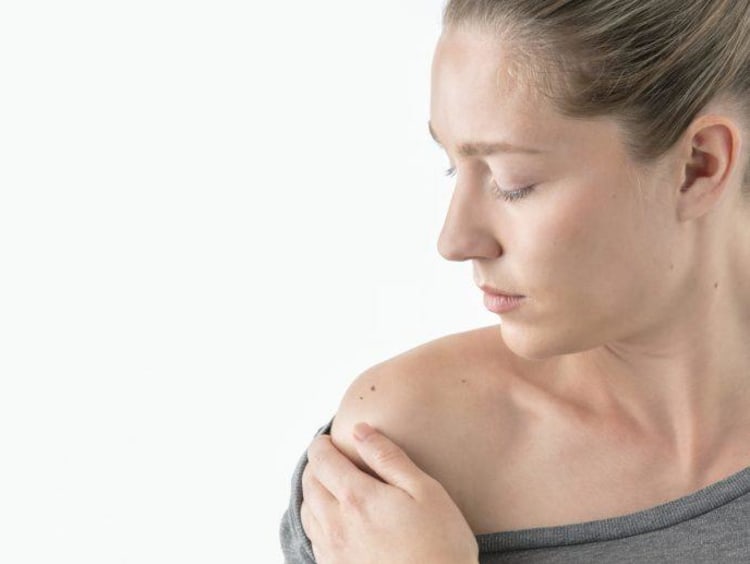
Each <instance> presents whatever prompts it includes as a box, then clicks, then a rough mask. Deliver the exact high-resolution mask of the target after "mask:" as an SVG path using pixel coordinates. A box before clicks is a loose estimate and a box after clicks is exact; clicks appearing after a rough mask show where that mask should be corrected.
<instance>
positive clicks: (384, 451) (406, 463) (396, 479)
mask: <svg viewBox="0 0 750 564" xmlns="http://www.w3.org/2000/svg"><path fill="white" fill-rule="evenodd" d="M354 438H355V439H356V441H355V443H356V445H357V451H358V452H359V455H360V456H361V457H362V460H364V461H365V462H366V463H367V465H368V466H369V467H370V468H372V469H373V470H374V471H375V472H377V474H378V475H379V476H380V477H381V478H382V479H383V480H385V481H386V482H387V483H389V484H392V485H394V486H396V487H398V488H400V489H402V490H404V491H405V492H406V493H408V494H409V495H411V496H412V497H414V494H415V492H416V490H417V487H416V485H417V481H418V480H419V479H420V478H422V477H423V474H424V472H422V470H421V469H420V468H419V467H418V466H417V465H416V464H414V462H413V461H412V460H411V458H409V457H408V456H407V454H406V453H405V452H404V451H403V450H402V449H401V447H399V446H398V445H397V444H396V443H394V442H393V441H391V440H390V439H389V438H388V437H386V436H385V435H384V434H383V433H381V432H380V431H378V430H377V429H375V428H373V427H370V425H368V424H367V423H357V424H356V425H355V426H354Z"/></svg>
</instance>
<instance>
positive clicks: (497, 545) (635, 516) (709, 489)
mask: <svg viewBox="0 0 750 564" xmlns="http://www.w3.org/2000/svg"><path fill="white" fill-rule="evenodd" d="M748 492H750V466H748V467H746V468H744V469H742V470H740V471H739V472H735V473H734V474H732V475H730V476H727V477H726V478H723V479H721V480H719V481H718V482H714V483H712V484H709V485H707V486H704V487H703V488H701V489H699V490H696V491H694V492H693V493H690V494H688V495H685V496H682V497H679V498H676V499H673V500H670V501H667V502H664V503H661V504H659V505H656V506H654V507H650V508H646V509H642V510H640V511H636V512H634V513H628V514H626V515H620V516H617V517H609V518H604V519H596V520H593V521H585V522H581V523H571V524H567V525H556V526H552V527H535V528H530V529H517V530H512V531H500V532H496V533H483V534H479V535H475V536H476V539H477V544H478V545H479V552H480V553H487V552H500V551H508V550H522V549H528V548H545V547H552V546H565V545H572V544H583V543H589V542H602V541H609V540H615V539H621V538H624V537H630V536H634V535H640V534H643V533H648V532H651V531H656V530H659V529H663V528H666V527H671V526H673V525H676V524H678V523H681V522H683V521H688V520H690V519H693V518H695V517H698V516H700V515H703V514H704V513H708V512H710V511H713V510H715V509H717V508H719V507H721V506H722V505H725V504H727V503H730V502H731V501H733V500H735V499H737V498H738V497H741V496H743V495H745V494H747V493H748Z"/></svg>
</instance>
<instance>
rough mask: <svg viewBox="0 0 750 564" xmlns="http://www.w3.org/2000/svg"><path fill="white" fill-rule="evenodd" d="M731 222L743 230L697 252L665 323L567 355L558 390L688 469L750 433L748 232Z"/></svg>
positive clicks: (739, 223)
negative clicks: (660, 446)
mask: <svg viewBox="0 0 750 564" xmlns="http://www.w3.org/2000/svg"><path fill="white" fill-rule="evenodd" d="M722 221H727V222H728V223H725V224H724V225H732V226H736V228H735V227H732V228H731V230H732V231H733V232H732V233H728V232H727V230H726V229H725V230H724V231H723V233H722V236H721V241H716V240H713V241H708V240H706V241H702V242H700V244H699V243H696V244H695V245H694V246H693V247H691V249H690V252H691V253H693V256H694V259H692V260H691V262H690V267H689V269H688V272H687V276H685V277H683V278H682V279H683V280H686V282H685V284H684V286H683V287H682V289H681V290H680V291H679V292H677V293H676V295H675V299H674V300H672V303H671V304H670V305H668V306H667V307H666V308H665V309H664V310H663V311H661V312H660V315H659V318H660V321H659V323H658V324H657V323H652V324H651V325H650V326H647V327H643V326H641V327H640V328H639V331H638V332H637V333H633V334H630V335H626V336H623V338H622V339H619V340H617V341H616V342H612V343H608V344H607V345H605V346H601V347H597V348H595V349H591V350H588V351H584V352H581V353H575V354H570V355H566V356H564V357H561V359H560V365H559V366H560V372H559V374H560V375H561V378H560V379H559V380H558V381H557V383H556V384H555V386H556V391H555V394H556V395H558V396H560V397H561V398H563V399H564V401H566V402H569V403H571V404H576V405H577V406H578V407H582V408H584V409H586V410H588V411H590V412H592V413H594V414H596V415H597V416H600V417H602V418H607V419H609V420H615V421H623V422H625V421H627V422H629V423H628V424H629V425H633V426H635V427H636V428H638V429H639V431H642V432H643V434H644V436H645V437H648V438H649V439H655V440H658V441H659V443H660V444H664V445H665V448H668V449H671V450H672V451H673V453H674V456H675V457H676V458H677V459H678V460H680V461H681V463H682V464H683V467H684V468H685V469H686V470H685V471H692V470H691V469H694V468H696V467H700V466H701V465H702V464H707V463H708V459H709V458H710V457H711V453H713V452H715V451H716V449H718V448H721V445H722V444H725V443H727V441H729V440H731V437H733V436H734V437H736V436H737V435H738V433H740V432H741V431H742V430H745V432H747V431H748V430H750V346H749V343H750V292H748V289H747V288H748V281H750V240H749V239H748V237H747V235H745V234H744V232H745V231H747V225H748V224H747V222H743V221H742V220H738V218H725V219H724V220H722ZM705 233H714V234H716V233H717V231H716V230H714V231H711V230H706V231H705ZM713 236H714V237H718V236H717V235H713ZM698 239H699V237H697V236H696V241H698ZM709 249H710V251H709ZM717 249H721V251H719V252H717ZM701 250H703V252H700V251H701ZM745 436H747V435H745Z"/></svg>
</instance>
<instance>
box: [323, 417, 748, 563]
mask: <svg viewBox="0 0 750 564" xmlns="http://www.w3.org/2000/svg"><path fill="white" fill-rule="evenodd" d="M334 419H335V415H334V416H333V417H332V418H331V419H330V420H329V421H328V423H327V424H326V425H324V426H323V427H321V428H320V429H318V432H317V433H316V435H319V434H330V432H331V427H332V426H333V420H334ZM747 493H750V466H747V467H746V468H743V469H742V470H740V471H739V472H735V473H734V474H731V475H730V476H727V477H726V478H722V479H721V480H719V481H718V482H714V483H713V484H709V485H707V486H704V487H703V488H701V489H699V490H696V491H694V492H693V493H690V494H687V495H685V496H682V497H679V498H676V499H673V500H670V501H667V502H664V503H661V504H659V505H655V506H654V507H649V508H646V509H642V510H640V511H636V512H633V513H628V514H626V515H620V516H617V517H608V518H604V519H596V520H593V521H584V522H581V523H570V524H567V525H555V526H552V527H534V528H530V529H516V530H511V531H499V532H496V533H482V534H479V535H475V538H476V539H477V544H478V545H479V553H480V554H485V553H490V552H505V551H510V550H523V549H530V548H547V547H554V546H566V545H573V544H585V543H590V542H603V541H609V540H616V539H621V538H625V537H630V536H634V535H641V534H644V533H649V532H651V531H656V530H659V529H664V528H667V527H671V526H673V525H676V524H678V523H682V522H683V521H688V520H690V519H693V518H695V517H698V516H700V515H703V514H704V513H708V512H710V511H714V510H715V509H718V508H719V507H721V506H722V505H725V504H727V503H730V502H732V501H733V500H735V499H737V498H739V497H742V496H743V495H745V494H747Z"/></svg>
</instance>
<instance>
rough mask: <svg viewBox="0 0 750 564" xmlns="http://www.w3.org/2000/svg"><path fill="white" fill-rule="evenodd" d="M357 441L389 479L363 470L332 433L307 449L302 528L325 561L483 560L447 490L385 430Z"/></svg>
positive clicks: (433, 563) (451, 563)
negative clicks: (389, 436) (393, 440)
mask: <svg viewBox="0 0 750 564" xmlns="http://www.w3.org/2000/svg"><path fill="white" fill-rule="evenodd" d="M368 429H370V430H371V431H372V432H371V433H370V434H369V435H368V436H366V437H365V438H364V439H363V440H357V441H356V444H357V450H358V452H359V454H360V456H361V457H362V459H363V460H364V461H365V462H366V463H367V465H368V466H369V467H370V468H372V469H373V470H374V471H375V472H376V473H377V474H378V475H379V476H380V477H381V478H382V479H383V480H384V481H380V480H378V479H377V478H375V477H373V476H371V475H369V474H367V473H366V472H363V471H362V470H360V469H359V468H357V466H355V465H354V463H353V462H352V461H351V460H349V459H348V458H347V457H346V456H345V455H344V454H342V453H341V452H340V451H339V450H338V449H337V448H336V447H335V445H334V444H333V443H332V442H331V437H330V436H329V435H320V436H319V437H316V438H315V440H313V442H312V443H311V444H310V447H309V448H308V450H307V456H308V464H307V466H306V467H305V470H304V472H303V474H302V492H303V502H302V508H301V517H302V525H303V528H304V529H305V533H306V534H307V536H308V537H309V538H310V540H311V541H312V545H313V553H314V556H315V561H316V562H317V563H318V564H368V563H372V564H383V563H388V564H414V563H422V562H425V563H427V562H429V563H430V564H470V563H472V564H476V563H477V562H478V561H479V548H478V546H477V543H476V538H475V536H474V533H473V532H472V530H471V528H470V527H469V524H468V523H467V522H466V519H465V518H464V516H463V514H462V513H461V511H460V509H459V508H458V507H457V506H456V504H455V503H454V501H453V499H452V498H451V497H450V495H449V494H448V492H447V491H446V490H445V488H444V487H443V486H442V484H440V482H438V481H437V480H435V479H434V478H432V477H431V476H429V475H427V474H426V473H425V472H423V471H422V470H421V469H420V468H419V467H417V465H416V464H414V462H413V461H412V460H411V459H410V458H409V457H408V456H407V455H406V453H405V452H404V451H403V450H402V449H401V448H400V447H399V446H398V445H396V444H395V443H394V442H392V441H391V440H389V439H388V438H387V437H386V436H385V435H383V434H382V433H380V432H378V431H377V430H375V429H373V428H372V427H369V425H366V424H363V423H360V424H358V425H357V426H355V438H357V433H356V432H357V431H359V430H363V431H366V430H368Z"/></svg>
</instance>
